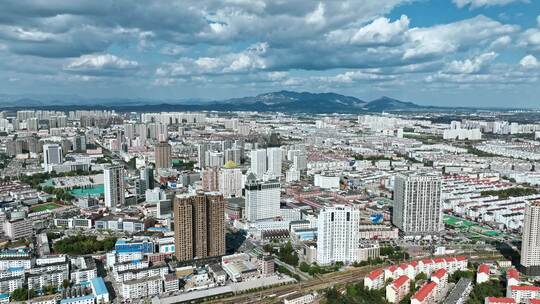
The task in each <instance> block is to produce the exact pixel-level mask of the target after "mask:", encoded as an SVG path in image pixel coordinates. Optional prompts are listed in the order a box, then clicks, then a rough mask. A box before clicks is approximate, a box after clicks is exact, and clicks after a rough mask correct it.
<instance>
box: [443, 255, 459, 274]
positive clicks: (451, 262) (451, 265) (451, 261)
mask: <svg viewBox="0 0 540 304" xmlns="http://www.w3.org/2000/svg"><path fill="white" fill-rule="evenodd" d="M444 261H445V262H446V270H448V272H450V273H453V272H454V271H456V270H458V269H459V268H458V262H457V260H456V258H444Z"/></svg>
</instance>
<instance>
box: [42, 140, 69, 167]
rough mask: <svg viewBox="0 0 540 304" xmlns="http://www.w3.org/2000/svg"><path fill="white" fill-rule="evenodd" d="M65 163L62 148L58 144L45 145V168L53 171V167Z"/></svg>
mask: <svg viewBox="0 0 540 304" xmlns="http://www.w3.org/2000/svg"><path fill="white" fill-rule="evenodd" d="M63 162H64V158H63V155H62V147H61V146H60V145H58V144H47V145H43V167H44V168H45V170H47V171H51V170H52V167H53V165H59V164H62V163H63Z"/></svg>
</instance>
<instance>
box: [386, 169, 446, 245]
mask: <svg viewBox="0 0 540 304" xmlns="http://www.w3.org/2000/svg"><path fill="white" fill-rule="evenodd" d="M392 223H393V224H394V225H395V226H396V227H398V228H399V230H400V231H401V232H402V233H403V234H404V235H405V236H408V237H420V236H436V235H437V234H438V233H439V232H440V231H441V230H442V227H443V226H442V201H441V177H440V175H438V174H432V173H422V172H420V173H406V174H398V175H397V176H396V178H395V181H394V209H393V213H392Z"/></svg>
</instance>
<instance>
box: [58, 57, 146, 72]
mask: <svg viewBox="0 0 540 304" xmlns="http://www.w3.org/2000/svg"><path fill="white" fill-rule="evenodd" d="M138 67H139V63H138V62H137V61H134V60H128V59H124V58H120V57H118V56H116V55H112V54H99V55H83V56H81V57H79V58H76V59H73V60H71V61H70V62H69V63H68V64H67V65H65V66H64V70H66V71H68V72H74V73H79V74H88V75H115V74H122V73H124V72H125V71H129V70H134V69H137V68H138Z"/></svg>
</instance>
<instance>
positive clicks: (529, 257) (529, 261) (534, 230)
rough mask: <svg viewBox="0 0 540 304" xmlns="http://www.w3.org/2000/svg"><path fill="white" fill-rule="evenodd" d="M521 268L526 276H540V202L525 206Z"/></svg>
mask: <svg viewBox="0 0 540 304" xmlns="http://www.w3.org/2000/svg"><path fill="white" fill-rule="evenodd" d="M521 266H522V267H523V270H524V273H525V274H526V275H530V276H539V275H540V201H534V202H531V203H528V204H526V205H525V213H524V219H523V234H522V242H521Z"/></svg>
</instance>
